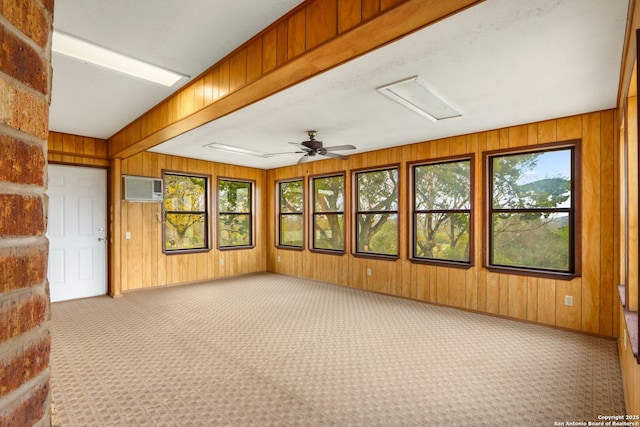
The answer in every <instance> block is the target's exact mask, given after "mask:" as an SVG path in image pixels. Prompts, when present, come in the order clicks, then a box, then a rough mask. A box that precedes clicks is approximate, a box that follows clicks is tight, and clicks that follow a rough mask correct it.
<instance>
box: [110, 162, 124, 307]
mask: <svg viewBox="0 0 640 427" xmlns="http://www.w3.org/2000/svg"><path fill="white" fill-rule="evenodd" d="M121 174H122V161H121V160H120V159H113V160H112V162H111V169H110V170H109V172H108V174H107V176H108V179H109V184H110V185H109V193H110V198H109V220H110V221H109V224H108V226H109V228H108V233H109V245H108V250H109V265H108V266H109V276H108V280H109V295H111V296H112V297H117V296H120V295H121V294H122V270H121V263H122V256H121V255H122V237H123V236H122V228H121V225H122V212H121V207H122V206H121V204H122V201H121V199H122V179H121Z"/></svg>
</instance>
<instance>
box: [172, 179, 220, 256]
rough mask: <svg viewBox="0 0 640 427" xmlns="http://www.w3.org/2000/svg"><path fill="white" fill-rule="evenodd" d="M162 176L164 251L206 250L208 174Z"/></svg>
mask: <svg viewBox="0 0 640 427" xmlns="http://www.w3.org/2000/svg"><path fill="white" fill-rule="evenodd" d="M163 175H164V202H163V211H164V236H163V237H164V248H163V251H164V252H165V253H172V252H184V251H191V252H193V251H202V250H209V249H210V246H209V200H208V193H209V191H208V182H209V177H208V176H202V175H182V174H178V173H173V172H164V173H163Z"/></svg>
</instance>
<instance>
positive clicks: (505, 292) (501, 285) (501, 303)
mask: <svg viewBox="0 0 640 427" xmlns="http://www.w3.org/2000/svg"><path fill="white" fill-rule="evenodd" d="M509 278H510V277H509V276H508V275H506V274H500V277H499V279H498V289H499V290H498V312H499V313H500V314H502V315H503V316H508V315H509Z"/></svg>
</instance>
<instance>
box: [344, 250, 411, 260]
mask: <svg viewBox="0 0 640 427" xmlns="http://www.w3.org/2000/svg"><path fill="white" fill-rule="evenodd" d="M351 255H352V256H353V257H354V258H367V259H377V260H381V261H397V260H398V259H400V257H399V256H398V255H381V254H365V253H360V252H356V253H352V254H351Z"/></svg>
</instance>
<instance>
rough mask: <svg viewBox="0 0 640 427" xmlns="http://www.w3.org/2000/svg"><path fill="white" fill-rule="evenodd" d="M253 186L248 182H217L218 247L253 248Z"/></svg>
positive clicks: (225, 180) (226, 180) (220, 180)
mask: <svg viewBox="0 0 640 427" xmlns="http://www.w3.org/2000/svg"><path fill="white" fill-rule="evenodd" d="M252 228H253V185H252V182H250V181H233V180H228V179H219V180H218V247H219V248H220V249H232V248H246V247H251V246H253V230H252Z"/></svg>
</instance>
